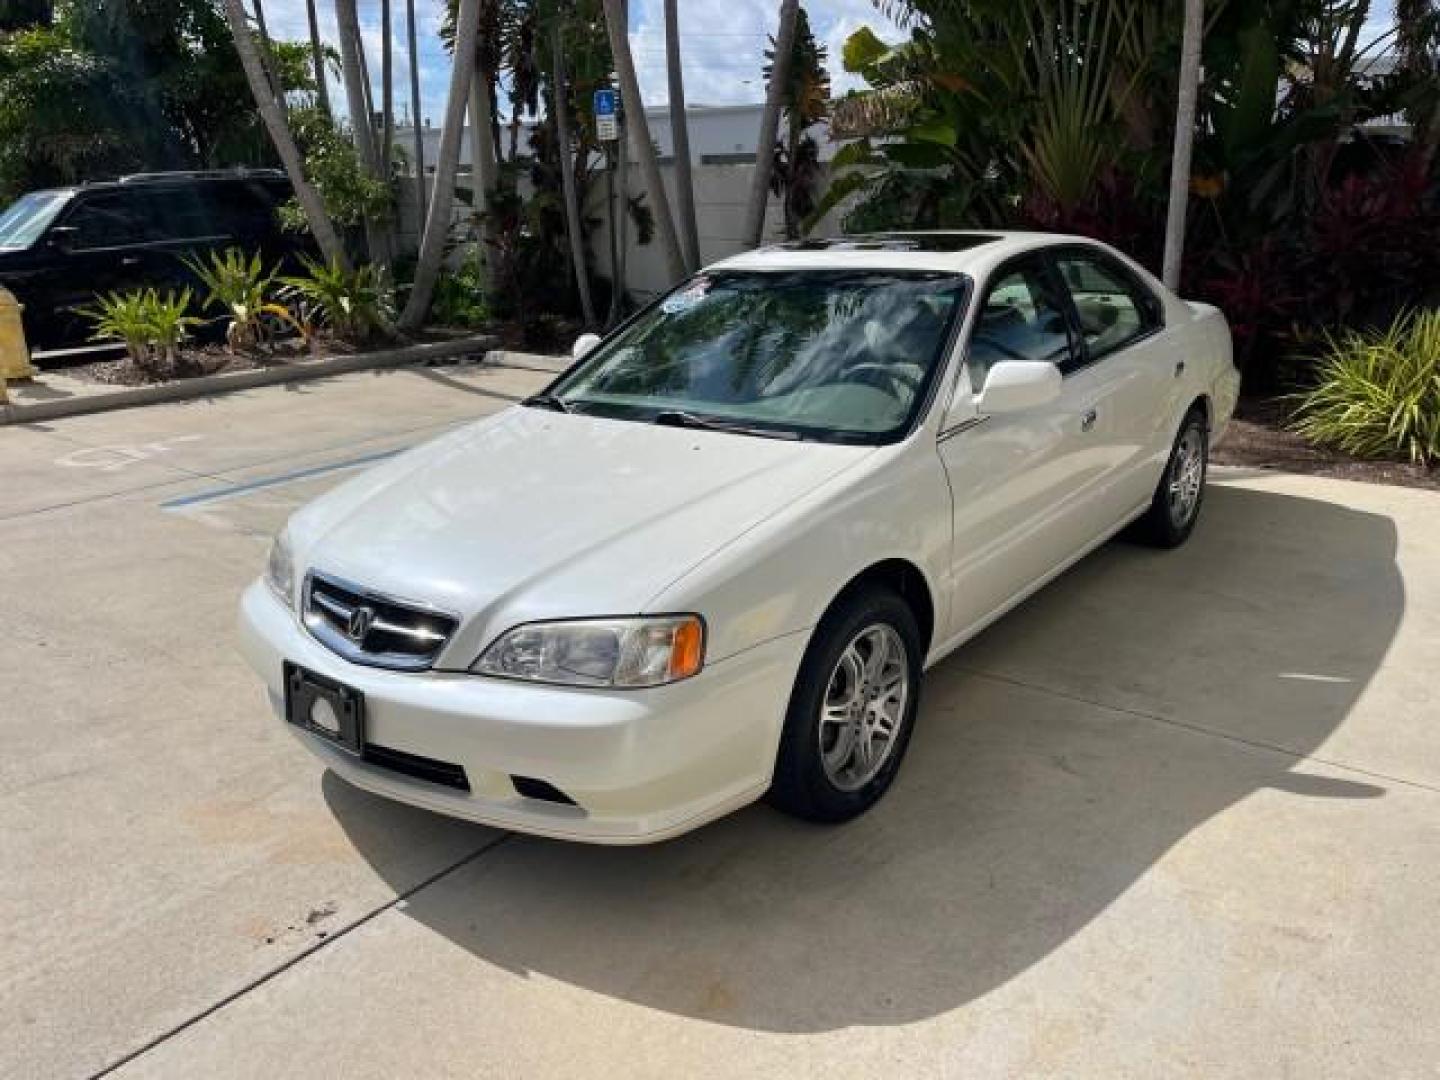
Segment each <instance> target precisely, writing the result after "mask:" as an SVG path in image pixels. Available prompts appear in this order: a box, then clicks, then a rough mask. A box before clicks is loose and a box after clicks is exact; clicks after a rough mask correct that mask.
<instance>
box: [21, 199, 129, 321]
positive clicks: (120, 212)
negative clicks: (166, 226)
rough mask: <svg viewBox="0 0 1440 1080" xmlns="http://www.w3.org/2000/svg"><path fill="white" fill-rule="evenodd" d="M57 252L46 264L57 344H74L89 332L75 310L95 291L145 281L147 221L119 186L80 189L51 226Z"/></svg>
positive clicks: (91, 298) (101, 292)
mask: <svg viewBox="0 0 1440 1080" xmlns="http://www.w3.org/2000/svg"><path fill="white" fill-rule="evenodd" d="M50 236H51V237H53V244H52V248H53V250H54V251H55V252H56V257H55V258H54V259H52V260H50V261H49V262H48V264H47V269H46V278H47V281H46V286H47V289H46V291H47V292H48V294H49V296H50V298H51V305H52V309H53V319H54V325H55V327H56V330H57V335H58V337H59V338H60V340H59V341H57V342H56V343H57V344H67V345H78V344H82V343H84V342H85V341H86V340H87V339H88V337H89V334H90V328H89V323H88V320H86V318H85V317H84V316H83V315H81V314H79V309H81V308H85V307H88V306H90V305H91V304H93V303H94V302H95V298H96V296H97V295H104V294H105V293H109V292H116V291H123V290H126V289H131V288H136V287H138V286H140V285H143V284H144V283H145V266H144V263H145V245H146V243H147V242H148V241H149V239H150V221H149V218H148V216H147V215H146V213H145V210H144V208H143V207H142V206H141V205H140V204H139V202H138V201H137V200H136V199H135V198H133V196H132V193H131V192H129V191H126V190H124V189H123V188H111V189H108V190H100V191H89V192H82V193H80V194H79V195H77V196H76V198H75V201H74V202H73V203H72V204H71V206H70V207H69V208H68V209H67V210H66V212H65V214H64V215H63V216H62V217H61V218H60V219H59V220H57V221H56V223H55V225H54V226H53V227H52V228H51V230H50Z"/></svg>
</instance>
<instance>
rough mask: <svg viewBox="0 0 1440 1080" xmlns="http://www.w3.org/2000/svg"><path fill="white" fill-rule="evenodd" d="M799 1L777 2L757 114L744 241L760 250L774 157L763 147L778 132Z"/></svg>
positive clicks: (787, 80)
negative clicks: (761, 103) (777, 15)
mask: <svg viewBox="0 0 1440 1080" xmlns="http://www.w3.org/2000/svg"><path fill="white" fill-rule="evenodd" d="M799 13H800V0H780V28H779V30H777V31H776V33H775V37H774V39H773V40H774V48H773V49H772V50H771V54H770V55H771V56H772V58H773V59H772V62H771V64H770V68H769V71H768V73H767V75H766V80H765V83H766V86H765V108H764V109H763V110H761V113H760V134H759V136H758V138H757V139H756V141H755V146H756V148H757V149H756V153H755V173H754V175H753V176H752V177H751V178H750V203H749V206H748V207H747V208H746V211H745V234H744V235H745V242H746V243H747V244H749V246H751V247H759V246H760V241H761V239H763V237H764V234H765V206H766V203H767V202H768V201H769V198H770V172H771V170H772V169H773V168H774V165H775V156H774V155H773V154H771V153H767V152H766V148H768V147H772V146H774V145H775V139H776V136H777V135H778V134H779V132H780V110H781V109H782V108H783V107H784V104H785V91H786V88H787V87H788V86H789V82H790V64H791V63H792V61H793V58H794V55H795V29H796V24H797V22H798V21H799Z"/></svg>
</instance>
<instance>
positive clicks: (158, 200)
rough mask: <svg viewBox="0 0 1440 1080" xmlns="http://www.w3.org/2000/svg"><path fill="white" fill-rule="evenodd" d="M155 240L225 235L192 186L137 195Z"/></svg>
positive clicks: (154, 190)
mask: <svg viewBox="0 0 1440 1080" xmlns="http://www.w3.org/2000/svg"><path fill="white" fill-rule="evenodd" d="M135 194H136V196H137V197H138V198H139V199H140V201H141V202H142V203H143V204H144V206H145V211H146V213H147V214H148V215H149V218H150V221H151V233H152V235H153V236H154V238H155V239H156V240H199V239H202V238H206V237H212V236H218V235H221V234H223V233H224V232H225V229H224V228H223V226H222V224H221V223H220V222H217V221H214V220H212V215H211V213H210V208H209V207H208V206H207V205H206V203H205V201H204V200H203V199H202V198H201V196H200V192H199V191H198V190H197V189H196V187H195V186H194V185H191V184H186V185H182V186H177V187H170V188H152V189H149V190H146V191H137V192H136V193H135Z"/></svg>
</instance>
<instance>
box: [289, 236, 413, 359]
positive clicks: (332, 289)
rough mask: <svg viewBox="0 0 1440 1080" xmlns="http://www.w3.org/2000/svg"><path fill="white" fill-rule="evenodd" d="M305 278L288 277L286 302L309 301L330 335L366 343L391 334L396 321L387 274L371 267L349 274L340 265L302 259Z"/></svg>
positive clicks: (360, 267)
mask: <svg viewBox="0 0 1440 1080" xmlns="http://www.w3.org/2000/svg"><path fill="white" fill-rule="evenodd" d="M300 261H301V263H302V264H304V267H305V275H304V276H303V277H284V278H281V279H280V280H281V281H282V282H283V283H284V284H285V286H286V290H285V298H286V300H287V301H289V302H291V303H292V304H294V303H296V302H298V301H308V302H309V303H310V304H312V305H313V306H314V309H315V310H317V311H318V313H319V317H320V320H321V321H322V322H323V323H324V324H325V325H326V326H328V327H329V328H330V332H331V333H333V334H334V335H335V336H336V337H338V338H341V339H343V340H345V341H351V342H357V343H358V342H363V341H367V340H369V339H370V338H371V337H373V336H374V335H375V334H377V333H383V332H388V331H389V329H390V323H391V321H392V320H393V319H394V318H395V299H394V293H393V291H392V290H391V288H390V283H389V281H387V280H386V278H385V275H384V273H382V272H381V271H380V270H379V269H378V268H376V267H375V266H372V265H371V264H369V263H365V264H362V265H360V266H357V267H356V268H355V269H354V270H346V269H345V268H344V267H343V266H341V265H340V264H339V263H338V262H331V263H322V262H320V261H318V260H316V259H312V258H310V257H309V256H306V255H302V256H300Z"/></svg>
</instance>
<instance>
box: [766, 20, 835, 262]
mask: <svg viewBox="0 0 1440 1080" xmlns="http://www.w3.org/2000/svg"><path fill="white" fill-rule="evenodd" d="M791 54H792V55H791V57H790V63H789V65H788V67H787V68H786V77H785V84H784V86H783V87H782V88H781V89H782V94H783V101H784V106H785V131H784V138H783V139H780V140H778V141H777V142H776V143H775V150H774V158H775V161H774V165H773V172H772V174H771V178H770V188H771V190H772V191H773V192H774V193H775V194H776V195H779V196H780V197H781V205H782V207H783V209H784V214H785V235H786V237H787V238H788V239H791V240H794V239H795V238H797V237H798V236H799V235H800V226H801V222H802V221H804V220H805V219H806V218H808V217H809V216H810V214H811V213H812V212H813V211H814V209H815V205H816V201H817V198H818V195H819V191H818V188H819V183H820V148H819V147H818V146H817V145H816V143H815V139H814V138H813V137H812V136H810V135H807V134H806V131H807V130H808V129H809V128H811V127H814V126H815V125H816V124H818V123H820V122H821V121H822V120H824V119H825V118H826V117H827V116H828V115H829V113H830V73H829V72H828V71H826V70H825V60H826V56H827V50H826V48H825V46H824V45H821V44H820V43H819V42H817V41H816V40H815V35H814V33H813V32H812V31H811V29H810V16H809V15H808V14H806V12H805V9H804V8H803V7H802V8H801V9H800V10H799V11H798V12H797V13H796V16H795V43H794V47H793V48H792V50H791ZM765 56H766V59H767V61H768V62H767V63H766V65H765V78H766V80H767V81H768V80H769V79H770V77H771V73H772V70H773V68H774V64H775V43H774V40H773V39H772V41H771V47H770V48H769V49H767V50H766V52H765Z"/></svg>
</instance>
